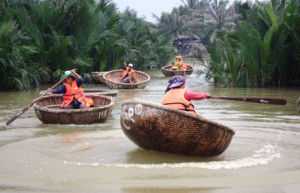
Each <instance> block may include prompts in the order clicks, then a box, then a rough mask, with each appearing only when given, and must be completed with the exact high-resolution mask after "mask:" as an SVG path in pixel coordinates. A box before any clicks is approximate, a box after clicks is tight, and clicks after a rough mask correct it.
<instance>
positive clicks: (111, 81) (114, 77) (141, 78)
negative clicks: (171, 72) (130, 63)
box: [103, 70, 150, 89]
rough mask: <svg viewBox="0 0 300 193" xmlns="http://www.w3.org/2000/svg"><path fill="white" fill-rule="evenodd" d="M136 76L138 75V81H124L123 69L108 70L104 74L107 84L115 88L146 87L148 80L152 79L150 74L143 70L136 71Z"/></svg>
mask: <svg viewBox="0 0 300 193" xmlns="http://www.w3.org/2000/svg"><path fill="white" fill-rule="evenodd" d="M135 73H136V76H137V77H138V79H137V83H131V84H130V83H122V82H121V80H120V78H121V76H122V74H123V70H112V71H109V72H106V73H105V74H104V75H103V79H104V81H105V84H106V86H108V87H109V88H113V89H136V88H140V89H143V88H145V87H146V85H147V83H148V81H149V80H150V76H149V75H148V74H146V73H144V72H141V71H135Z"/></svg>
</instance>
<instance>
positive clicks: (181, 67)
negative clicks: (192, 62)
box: [179, 63, 187, 70]
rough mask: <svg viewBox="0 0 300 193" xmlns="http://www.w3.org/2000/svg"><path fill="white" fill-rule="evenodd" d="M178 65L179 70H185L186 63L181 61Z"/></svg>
mask: <svg viewBox="0 0 300 193" xmlns="http://www.w3.org/2000/svg"><path fill="white" fill-rule="evenodd" d="M179 67H180V70H186V69H187V65H186V63H182V65H181V66H179Z"/></svg>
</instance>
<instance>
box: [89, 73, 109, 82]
mask: <svg viewBox="0 0 300 193" xmlns="http://www.w3.org/2000/svg"><path fill="white" fill-rule="evenodd" d="M105 73H106V72H91V77H92V80H93V81H94V82H95V83H100V84H104V79H103V75H104V74H105Z"/></svg>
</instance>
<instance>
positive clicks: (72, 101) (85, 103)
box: [48, 69, 94, 109]
mask: <svg viewBox="0 0 300 193" xmlns="http://www.w3.org/2000/svg"><path fill="white" fill-rule="evenodd" d="M66 76H69V77H67V78H66V79H65V81H64V84H63V86H62V87H60V88H58V89H54V90H53V89H50V88H49V89H48V91H50V92H52V93H53V94H62V93H63V94H64V95H63V102H62V105H61V107H62V108H64V109H84V108H89V107H90V106H91V105H93V104H94V102H93V100H92V99H91V98H87V97H86V96H85V95H84V94H83V89H82V88H81V87H80V86H81V84H82V83H83V78H82V77H81V76H80V75H79V74H77V73H76V69H72V70H70V71H66V72H65V74H64V75H62V76H61V78H60V79H61V80H62V79H64V78H65V77H66Z"/></svg>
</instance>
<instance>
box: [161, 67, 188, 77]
mask: <svg viewBox="0 0 300 193" xmlns="http://www.w3.org/2000/svg"><path fill="white" fill-rule="evenodd" d="M171 68H172V66H171V65H168V66H164V67H162V68H161V71H162V73H163V74H164V75H165V76H175V75H181V76H184V75H191V74H192V73H193V67H192V66H190V65H187V69H186V70H172V69H171Z"/></svg>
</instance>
